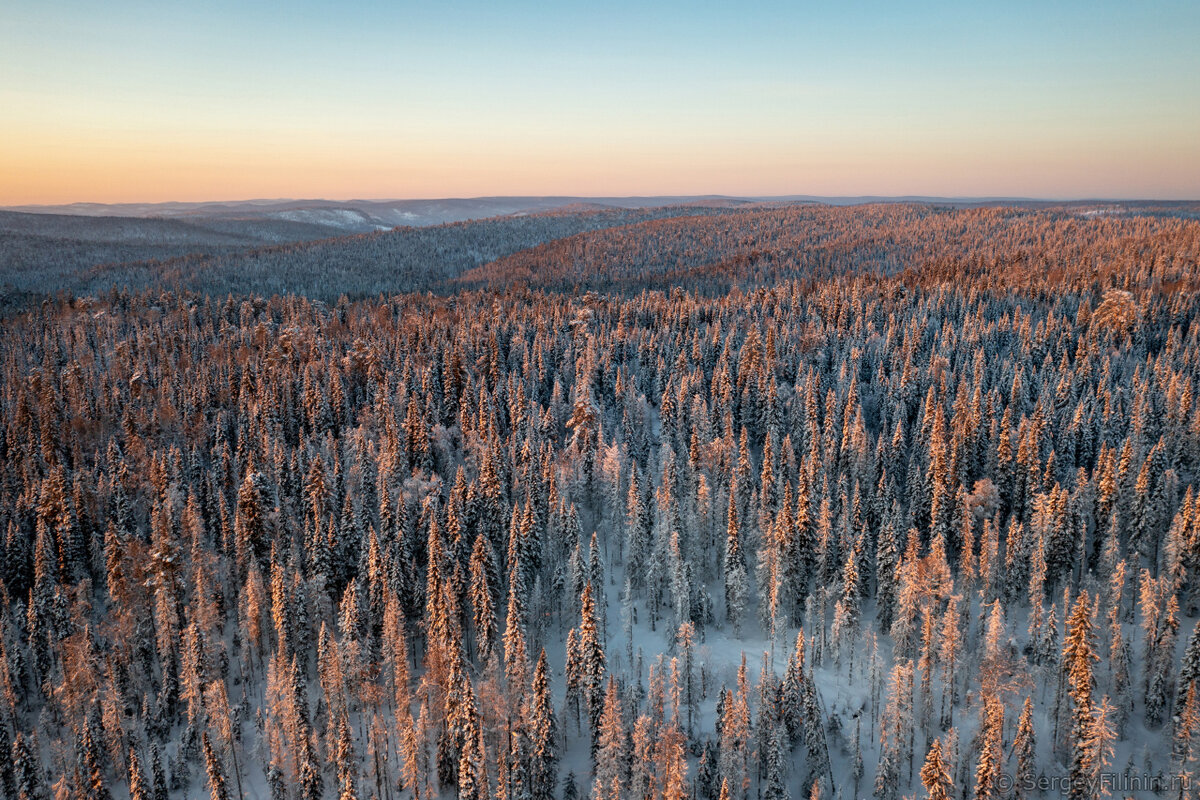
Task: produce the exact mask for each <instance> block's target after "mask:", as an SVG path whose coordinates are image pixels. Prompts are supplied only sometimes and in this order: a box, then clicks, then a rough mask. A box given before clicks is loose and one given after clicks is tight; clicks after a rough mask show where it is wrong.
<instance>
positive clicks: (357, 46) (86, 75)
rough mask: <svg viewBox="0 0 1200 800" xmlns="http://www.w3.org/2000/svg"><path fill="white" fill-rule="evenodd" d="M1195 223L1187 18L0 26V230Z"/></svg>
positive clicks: (1056, 12)
mask: <svg viewBox="0 0 1200 800" xmlns="http://www.w3.org/2000/svg"><path fill="white" fill-rule="evenodd" d="M680 194H687V195H694V194H728V195H741V196H764V195H789V194H816V195H842V196H845V195H862V194H872V195H936V196H959V197H985V196H987V197H996V196H1005V197H1041V198H1057V199H1072V198H1160V199H1198V198H1200V2H1196V0H1186V1H1181V2H1156V0H1146V1H1145V2H1129V0H1123V2H1106V1H1099V2H1079V1H1078V0H1038V2H1023V1H1021V0H1018V1H1014V2H990V3H982V2H962V0H956V1H955V2H921V1H920V0H917V1H916V2H904V3H897V2H895V1H894V0H891V2H878V3H876V2H865V1H862V2H860V1H857V0H845V2H825V3H807V2H800V1H799V0H792V2H783V3H730V2H718V3H708V2H703V1H702V0H692V1H691V2H679V3H653V2H648V1H644V0H643V1H641V2H620V1H618V2H603V3H599V2H591V3H574V2H568V1H567V0H563V1H562V2H546V3H529V2H495V0H492V2H479V3H475V2H455V1H454V0H442V1H441V2H439V1H438V0H426V1H425V2H422V3H419V4H413V3H408V2H400V1H397V0H382V1H379V0H360V2H357V3H332V2H329V3H321V2H308V1H307V0H296V1H295V2H292V3H288V4H281V3H264V2H259V0H233V1H227V0H205V2H194V1H193V2H175V1H174V0H155V1H154V2H142V1H141V0H106V2H102V3H97V2H94V0H89V1H88V2H76V1H75V0H0V205H16V204H30V203H68V202H159V201H168V200H180V201H202V200H240V199H251V198H285V197H287V198H326V199H339V200H345V199H375V198H380V199H381V198H395V199H399V198H423V197H474V196H489V195H576V196H597V197H598V196H624V195H680Z"/></svg>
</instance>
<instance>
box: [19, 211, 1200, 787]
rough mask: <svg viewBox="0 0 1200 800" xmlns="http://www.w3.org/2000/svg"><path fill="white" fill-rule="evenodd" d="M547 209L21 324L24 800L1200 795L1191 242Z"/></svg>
mask: <svg viewBox="0 0 1200 800" xmlns="http://www.w3.org/2000/svg"><path fill="white" fill-rule="evenodd" d="M665 213H666V212H656V214H657V215H658V216H663V215H665ZM618 223H619V224H618ZM520 224H521V225H523V226H524V227H523V228H522V230H525V231H527V232H528V235H529V236H531V237H532V240H531V241H529V242H526V243H525V244H523V245H522V246H524V247H528V246H529V245H532V244H536V243H538V242H543V241H544V240H546V239H548V238H550V239H553V240H552V241H548V242H546V243H543V244H541V245H540V246H538V247H535V248H534V249H532V250H521V251H519V252H515V254H509V250H510V249H513V248H508V249H506V248H503V247H499V248H497V249H496V250H494V251H488V252H491V253H492V255H491V256H489V257H496V256H500V255H504V256H505V257H504V258H499V260H496V261H493V262H490V263H487V264H485V265H483V266H477V264H478V262H479V261H480V260H481V259H480V257H479V255H478V253H479V252H480V249H481V248H482V250H483V251H487V248H486V247H485V246H484V245H482V244H479V243H478V242H476V243H475V244H474V245H472V246H473V247H475V250H473V251H471V252H470V253H467V252H465V251H455V250H454V248H453V243H454V239H453V237H451V236H443V235H442V234H440V233H423V234H421V236H424V237H426V239H428V240H429V241H431V242H432V241H434V239H431V238H430V237H441V238H437V239H436V246H434V245H429V246H428V247H426V249H425V250H420V251H419V252H421V253H423V254H424V255H423V256H422V257H424V258H428V260H429V264H428V271H429V274H432V275H435V276H436V277H437V280H436V281H434V280H432V279H429V278H427V277H426V278H421V279H420V280H419V281H417V279H416V278H413V279H412V280H414V281H417V282H414V283H411V284H407V288H409V289H410V290H411V291H408V292H404V291H400V292H399V293H396V294H387V295H384V294H381V292H382V291H384V290H386V291H389V292H390V291H399V290H398V289H397V286H396V284H397V283H398V282H402V281H403V280H408V278H406V277H404V276H406V275H409V274H410V273H412V274H414V275H415V274H416V273H417V272H419V269H418V267H417V266H416V265H415V264H412V263H409V261H405V262H404V263H405V269H406V270H408V272H405V273H404V275H400V276H397V275H392V276H391V277H390V278H386V279H380V280H381V281H391V283H387V282H383V283H379V284H378V285H376V287H375V289H374V290H372V288H371V286H372V281H373V280H374V278H373V277H372V275H373V273H371V272H369V271H364V270H363V269H357V268H356V267H354V265H358V264H371V263H374V262H372V259H371V257H370V256H369V254H370V253H371V252H376V251H373V250H372V249H371V248H372V247H379V246H383V243H386V242H387V241H389V240H388V239H386V238H385V237H386V236H387V235H386V234H385V235H374V236H370V237H347V238H345V239H339V240H328V241H326V242H323V243H320V244H319V245H318V246H315V249H314V248H313V247H307V248H306V247H300V246H288V247H286V248H279V249H275V250H272V251H269V252H267V253H266V255H265V256H264V255H263V253H262V252H261V251H256V253H257V254H256V255H243V256H237V257H235V256H232V255H222V256H220V258H219V259H218V260H219V261H220V262H221V264H223V265H224V266H221V267H220V271H219V273H217V277H215V278H214V282H213V284H212V285H211V286H206V285H205V283H204V282H205V279H206V275H207V273H206V272H205V268H206V265H208V266H212V263H210V262H209V261H205V260H204V259H200V260H199V261H193V262H189V265H188V266H187V269H186V273H187V276H188V280H187V281H186V282H185V283H186V288H177V287H163V286H160V285H157V284H151V285H152V286H153V288H143V287H144V285H145V284H142V283H138V282H135V283H134V285H131V286H130V287H128V288H126V289H111V290H109V289H106V290H105V291H97V292H95V293H94V294H92V295H89V296H72V295H57V296H54V297H46V298H45V300H44V302H37V303H25V304H23V305H22V306H21V307H19V308H16V309H14V310H10V311H8V312H6V314H5V316H4V318H3V319H2V320H0V603H2V604H3V608H4V613H3V614H2V615H0V752H3V753H11V757H10V758H3V759H0V790H2V792H3V794H4V796H5V797H7V798H9V800H68V799H69V798H81V799H83V798H86V800H125V798H127V797H128V798H130V800H182V799H183V798H192V799H199V798H210V800H249V799H251V798H254V799H257V800H267V798H270V800H322V798H326V799H332V798H337V800H352V798H362V800H408V798H413V800H434V798H439V797H441V798H463V799H464V800H482V798H493V797H494V798H501V799H502V800H551V798H562V800H574V799H575V798H585V797H591V798H595V800H610V799H611V800H617V798H621V799H622V800H623V799H625V798H629V799H631V800H651V799H653V800H658V799H659V798H662V799H663V800H682V799H683V798H689V799H690V800H749V799H750V798H754V799H755V800H782V799H783V798H791V799H792V800H803V799H804V798H814V799H815V798H821V799H822V800H834V798H845V800H850V798H855V797H864V796H872V795H873V796H875V797H879V798H882V799H883V800H900V798H902V797H903V798H907V797H914V798H925V797H928V798H931V800H947V799H948V798H963V799H964V800H965V799H966V798H978V799H979V800H1025V799H1026V798H1036V797H1056V796H1067V797H1070V798H1072V800H1085V799H1089V800H1090V798H1098V797H1102V796H1106V795H1109V794H1111V795H1112V796H1116V797H1123V796H1135V797H1151V796H1168V797H1172V798H1174V797H1185V796H1187V797H1190V796H1194V794H1195V790H1194V788H1193V787H1192V785H1191V781H1193V780H1195V779H1197V778H1195V776H1196V775H1197V768H1198V767H1200V696H1198V693H1197V679H1198V678H1200V633H1198V628H1197V620H1198V619H1200V496H1198V493H1197V483H1198V478H1197V475H1198V472H1197V471H1198V470H1200V404H1198V402H1197V399H1196V395H1197V393H1198V391H1200V324H1198V323H1200V268H1198V266H1197V259H1198V257H1200V223H1197V222H1195V221H1189V220H1186V219H1180V218H1175V217H1172V216H1169V215H1164V214H1142V213H1129V214H1125V215H1112V216H1108V215H1105V216H1099V215H1098V216H1083V215H1079V214H1075V213H1071V212H1069V211H1064V210H1061V209H1058V210H1056V209H1049V210H1029V209H1024V210H1018V209H973V210H950V209H933V208H929V207H923V206H890V207H854V208H842V209H828V208H815V207H797V208H785V209H765V210H756V211H750V212H747V211H724V212H720V211H716V210H712V209H709V210H706V211H705V212H704V213H696V214H694V215H691V216H687V217H671V218H666V219H653V218H649V219H647V218H646V216H645V215H643V216H642V217H640V218H637V219H620V220H615V221H613V224H611V225H609V224H607V223H606V222H603V221H598V220H592V219H589V220H585V221H583V222H582V223H578V224H570V223H566V222H563V221H561V220H559V219H557V218H555V219H553V220H551V221H538V220H534V221H533V222H529V221H526V222H522V223H520ZM496 226H497V227H496V229H497V230H500V229H502V228H503V225H500V224H499V223H497V224H496ZM459 227H460V228H461V229H462V230H466V231H475V230H476V229H474V228H471V226H469V225H463V226H459ZM597 227H599V228H602V229H601V230H598V231H596V230H592V229H593V228H597ZM479 230H482V231H484V233H486V230H490V229H479ZM543 230H551V231H554V230H559V231H561V233H559V234H557V235H559V236H566V237H567V238H555V237H553V236H550V237H548V236H546V235H543V233H542V231H543ZM413 235H414V236H415V235H416V234H413ZM471 235H472V236H476V233H472V234H471ZM464 246H466V245H464ZM339 247H341V248H344V252H343V251H339ZM389 247H391V245H389ZM399 247H400V245H395V247H394V248H393V251H396V252H398V250H395V248H399ZM358 248H362V249H358ZM401 249H403V248H401ZM405 252H408V251H407V250H405ZM292 253H299V254H301V256H302V259H303V260H302V262H299V266H298V267H297V269H298V272H297V273H295V274H297V275H299V276H300V277H299V278H297V280H301V281H303V283H302V284H299V285H296V286H293V287H291V289H290V290H289V288H288V281H289V279H290V278H289V275H290V274H292V273H289V272H288V269H289V266H288V264H289V261H288V258H289V254H292ZM314 253H317V254H323V255H322V256H321V258H317V257H316V256H314V255H313V254H314ZM339 253H341V254H340V255H339ZM364 254H365V255H364ZM261 259H267V262H266V263H269V264H271V265H273V266H271V268H270V269H269V270H268V269H267V267H265V266H262V265H261V264H260V265H259V266H256V267H252V268H251V267H247V270H250V271H253V270H258V271H257V272H253V276H252V278H251V279H250V280H255V281H257V280H260V279H262V276H264V275H266V274H267V272H270V275H269V276H268V277H269V280H270V286H271V287H273V288H272V290H273V291H279V292H280V294H276V295H273V296H270V297H264V296H262V295H260V294H255V293H253V290H248V289H245V287H244V286H243V287H242V290H241V291H238V288H239V287H238V286H237V281H238V280H239V275H242V274H243V272H244V270H242V269H241V268H240V267H239V265H247V264H250V263H251V262H254V263H255V264H259V262H260V260H261ZM322 259H327V261H323V260H322ZM347 265H350V266H347ZM447 265H450V266H447ZM213 268H214V269H216V267H213ZM326 268H327V270H328V272H327V273H326V272H324V270H325V269H326ZM148 269H149V266H148V265H146V264H144V263H143V264H140V265H135V266H133V267H119V266H118V267H112V268H108V269H106V270H104V271H101V272H100V273H97V274H98V275H99V276H100V278H101V279H103V280H104V281H108V280H109V278H111V277H112V276H114V275H116V276H121V275H124V276H129V275H134V274H143V273H145V272H146V271H147V270H148ZM364 269H365V268H364ZM380 269H381V270H382V271H386V270H385V269H384V268H383V267H380ZM264 270H265V271H264ZM356 270H357V271H356ZM343 273H346V274H348V275H349V277H348V278H347V281H349V282H351V283H352V284H353V285H354V286H355V287H357V291H356V292H354V294H356V295H358V296H359V298H360V299H354V300H351V299H347V298H346V297H343V298H341V299H340V300H336V301H333V300H332V299H330V300H329V302H323V298H325V297H327V295H328V292H329V291H330V289H331V288H332V289H333V290H334V291H335V292H336V289H337V285H338V280H339V276H340V275H342V274H343ZM181 274H182V273H181ZM105 276H108V277H105ZM310 287H319V289H317V288H312V290H310ZM403 288H405V287H404V286H401V287H400V289H403ZM429 289H433V290H434V291H426V290H429ZM235 292H237V293H235ZM40 299H41V298H39V300H40Z"/></svg>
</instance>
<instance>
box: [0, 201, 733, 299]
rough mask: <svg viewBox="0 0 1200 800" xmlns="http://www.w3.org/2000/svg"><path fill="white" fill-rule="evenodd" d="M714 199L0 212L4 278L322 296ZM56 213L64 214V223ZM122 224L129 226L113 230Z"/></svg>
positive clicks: (433, 275)
mask: <svg viewBox="0 0 1200 800" xmlns="http://www.w3.org/2000/svg"><path fill="white" fill-rule="evenodd" d="M719 211H720V209H719V208H716V207H709V206H686V207H681V206H674V207H664V208H651V209H610V210H594V209H589V210H585V211H578V212H547V213H542V214H529V215H523V216H510V217H496V218H492V219H484V220H474V221H470V222H457V223H451V224H446V225H435V226H430V227H425V228H416V227H400V228H394V229H392V230H387V231H380V232H376V233H366V234H357V235H352V236H345V235H336V236H335V235H331V232H330V229H328V228H322V227H320V226H316V225H311V224H306V223H296V222H284V221H280V220H268V221H258V222H254V223H240V222H228V221H219V220H209V221H206V222H205V223H204V226H199V225H195V224H185V223H183V222H180V221H177V220H121V219H114V218H106V217H87V218H80V217H57V218H52V219H57V220H60V222H58V223H56V225H58V226H59V227H53V226H50V225H48V224H40V225H39V224H37V223H38V222H39V221H40V220H43V219H45V217H46V215H29V214H5V213H4V212H0V290H3V289H4V288H5V287H6V286H7V287H9V288H10V289H17V290H20V291H27V292H47V293H52V292H55V291H58V290H64V289H65V290H69V291H71V292H74V293H76V294H87V293H95V292H103V291H106V290H109V289H114V288H116V289H146V288H154V289H171V290H191V291H199V292H204V293H208V294H213V295H224V294H228V293H234V294H250V293H257V294H262V295H271V294H275V293H279V294H300V295H304V296H306V297H310V298H313V299H319V300H325V301H334V300H337V299H338V297H340V296H342V295H348V296H350V297H363V296H372V295H378V294H380V293H388V294H390V293H394V292H414V291H426V290H429V289H433V288H436V287H439V286H440V285H441V284H442V283H443V282H444V281H447V280H449V279H452V278H456V277H458V276H459V275H461V274H462V273H463V272H466V271H467V270H469V269H472V268H474V267H476V266H478V265H480V264H483V263H486V262H488V261H491V260H493V259H496V258H500V257H501V256H506V255H509V254H510V253H514V252H516V251H519V250H523V249H525V248H528V247H533V246H535V245H538V244H541V243H542V242H545V241H548V240H551V239H555V238H558V237H562V236H569V235H571V234H574V233H579V232H581V231H592V230H597V229H602V228H606V227H611V226H619V225H628V224H631V223H636V222H640V221H643V220H647V219H659V218H662V217H668V216H670V217H678V216H688V215H697V214H715V213H718V212H719ZM61 220H66V221H67V223H69V224H67V225H66V226H65V230H63V227H62V226H63V225H64V223H62V222H61ZM81 220H82V221H81ZM122 224H124V226H125V228H124V229H128V230H131V233H129V234H128V235H125V236H120V235H113V234H114V231H115V230H116V231H119V230H122V227H121V225H122ZM226 228H230V229H232V232H230V231H227V230H225V229H226ZM247 245H253V246H250V247H248V246H247Z"/></svg>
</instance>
